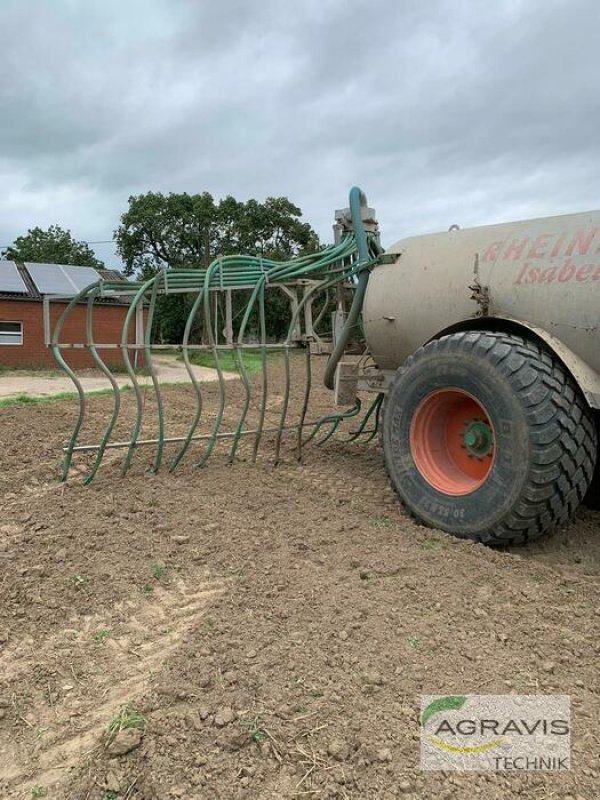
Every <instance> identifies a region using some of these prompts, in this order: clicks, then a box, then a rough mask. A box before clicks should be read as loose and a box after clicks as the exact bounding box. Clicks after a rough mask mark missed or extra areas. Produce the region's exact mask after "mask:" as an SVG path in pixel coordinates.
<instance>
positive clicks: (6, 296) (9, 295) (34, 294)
mask: <svg viewBox="0 0 600 800" xmlns="http://www.w3.org/2000/svg"><path fill="white" fill-rule="evenodd" d="M2 263H5V264H6V263H7V262H5V261H4V262H3V261H1V260H0V264H2ZM9 263H13V264H14V265H15V266H16V268H17V270H18V272H19V275H20V276H21V278H22V280H23V282H24V284H25V288H26V290H27V291H26V292H13V291H6V290H3V289H2V288H1V287H0V300H37V301H40V302H41V301H42V300H43V299H44V294H43V293H42V292H41V291H40V289H39V287H38V286H37V284H36V282H35V281H34V279H33V277H32V276H31V274H30V273H29V270H28V269H27V265H25V264H19V263H17V262H9ZM39 266H48V267H52V266H58V267H68V266H71V265H65V264H57V265H53V264H48V265H41V264H40V265H39ZM88 269H90V271H91V272H94V273H97V274H98V275H100V277H101V278H103V279H104V280H106V281H119V282H121V281H122V282H123V283H128V281H127V279H126V278H125V277H124V276H123V275H122V274H121V273H120V272H118V270H116V269H100V268H97V267H93V268H92V267H88ZM92 280H93V278H92ZM91 282H92V281H90V283H91ZM96 302H102V303H111V304H114V303H127V300H124V299H123V298H110V297H105V298H97V301H96Z"/></svg>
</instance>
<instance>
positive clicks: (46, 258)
mask: <svg viewBox="0 0 600 800" xmlns="http://www.w3.org/2000/svg"><path fill="white" fill-rule="evenodd" d="M2 257H3V258H7V259H9V260H11V261H32V262H38V263H48V264H73V265H79V266H82V267H103V266H104V264H103V263H102V261H100V260H99V259H98V258H96V256H95V254H94V251H93V250H92V248H91V247H90V246H89V245H88V244H86V243H85V242H79V241H77V240H76V239H74V238H73V236H72V235H71V231H65V230H63V229H62V228H60V227H59V226H58V225H51V226H50V227H49V228H48V230H42V228H30V229H29V230H28V231H27V233H26V234H25V235H24V236H17V238H16V239H15V241H14V242H13V244H12V245H10V247H7V248H6V250H4V252H3V253H2Z"/></svg>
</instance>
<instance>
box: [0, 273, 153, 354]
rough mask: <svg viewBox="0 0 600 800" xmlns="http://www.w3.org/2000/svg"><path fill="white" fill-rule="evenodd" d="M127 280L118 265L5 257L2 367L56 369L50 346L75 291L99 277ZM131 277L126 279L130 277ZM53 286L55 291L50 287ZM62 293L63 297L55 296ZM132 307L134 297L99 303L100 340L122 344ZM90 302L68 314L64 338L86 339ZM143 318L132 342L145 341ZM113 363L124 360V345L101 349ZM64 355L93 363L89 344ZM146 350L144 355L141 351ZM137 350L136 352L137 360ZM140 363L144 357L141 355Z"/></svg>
mask: <svg viewBox="0 0 600 800" xmlns="http://www.w3.org/2000/svg"><path fill="white" fill-rule="evenodd" d="M100 277H101V278H104V279H105V280H110V281H124V279H123V276H122V275H121V274H120V273H119V272H116V271H114V270H95V269H92V268H91V267H68V266H62V265H56V264H25V265H23V264H15V263H14V262H12V261H0V366H2V367H31V368H39V367H43V368H54V367H56V366H57V364H56V361H55V359H54V355H53V352H52V348H51V347H48V342H49V341H50V336H51V332H52V331H53V330H54V326H55V324H56V321H57V320H58V318H59V317H60V315H61V314H62V312H63V311H64V309H65V308H66V306H67V304H68V302H69V301H68V299H64V298H65V297H66V298H68V297H69V296H71V297H72V296H74V295H75V294H76V293H77V291H78V290H79V289H81V288H84V287H85V286H86V285H88V284H90V283H93V282H94V281H95V280H97V279H98V278H100ZM124 282H125V281H124ZM49 289H50V290H51V291H49ZM53 295H60V296H61V299H60V300H59V299H53ZM128 307H129V303H128V301H126V300H125V301H124V300H119V299H116V298H115V299H113V298H110V299H109V298H106V299H102V300H98V301H96V303H95V304H94V316H93V322H94V342H95V343H96V344H101V343H103V344H106V343H119V342H120V340H121V329H122V326H123V323H124V321H125V315H126V314H127V309H128ZM86 311H87V304H86V303H81V304H79V305H78V306H77V307H76V308H75V309H74V310H73V312H72V314H71V315H70V317H69V318H68V319H67V321H66V323H65V325H64V327H63V331H62V334H61V342H64V343H74V344H80V343H85V342H86V341H87V338H86ZM141 336H142V333H141V324H140V319H139V315H138V319H137V320H136V321H134V322H133V324H132V325H131V326H130V331H129V341H130V342H131V343H132V344H134V343H135V342H136V337H137V341H138V342H139V341H141ZM99 352H100V354H101V356H102V358H103V359H104V361H106V362H107V363H109V364H110V363H112V364H115V363H117V364H119V363H122V360H121V354H120V351H119V350H118V349H115V350H99ZM63 354H64V356H65V360H66V361H67V363H68V364H69V365H70V366H72V367H74V368H75V369H83V368H87V367H93V366H94V362H93V359H92V357H91V355H90V354H89V352H88V351H87V349H85V348H82V349H68V350H64V351H63ZM139 355H141V354H139ZM133 356H134V351H132V352H131V357H132V362H133ZM138 364H139V356H138Z"/></svg>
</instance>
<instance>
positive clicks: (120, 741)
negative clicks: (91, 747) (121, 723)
mask: <svg viewBox="0 0 600 800" xmlns="http://www.w3.org/2000/svg"><path fill="white" fill-rule="evenodd" d="M143 736H144V733H143V731H141V730H139V729H137V728H125V729H124V730H121V731H119V732H118V733H117V734H116V736H115V737H114V739H113V740H112V741H111V742H110V743H109V744H108V745H107V747H106V752H107V753H108V754H109V755H110V756H113V757H114V756H124V755H126V754H127V753H130V752H131V751H132V750H135V749H136V747H139V746H140V744H141V743H142V739H143Z"/></svg>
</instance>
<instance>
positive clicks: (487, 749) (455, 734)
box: [421, 695, 571, 770]
mask: <svg viewBox="0 0 600 800" xmlns="http://www.w3.org/2000/svg"><path fill="white" fill-rule="evenodd" d="M570 733H571V721H570V698H569V697H566V696H563V695H442V696H425V697H423V698H422V705H421V766H422V768H423V769H445V770H447V769H458V770H564V769H569V767H570V744H571V742H570V739H571V737H570Z"/></svg>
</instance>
